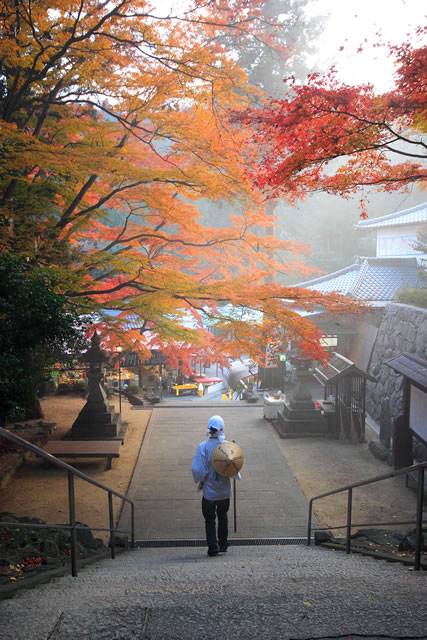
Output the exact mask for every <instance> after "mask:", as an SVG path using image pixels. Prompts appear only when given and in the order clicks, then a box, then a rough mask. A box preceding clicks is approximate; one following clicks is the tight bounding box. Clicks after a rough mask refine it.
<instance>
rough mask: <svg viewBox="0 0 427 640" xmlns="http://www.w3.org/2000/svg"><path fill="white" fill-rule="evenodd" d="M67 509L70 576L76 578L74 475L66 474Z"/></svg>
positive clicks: (70, 472)
mask: <svg viewBox="0 0 427 640" xmlns="http://www.w3.org/2000/svg"><path fill="white" fill-rule="evenodd" d="M68 508H69V514H70V546H71V575H72V576H73V578H76V577H77V536H76V502H75V497H74V475H73V473H72V471H69V472H68Z"/></svg>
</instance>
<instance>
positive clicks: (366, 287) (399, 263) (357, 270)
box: [295, 257, 420, 305]
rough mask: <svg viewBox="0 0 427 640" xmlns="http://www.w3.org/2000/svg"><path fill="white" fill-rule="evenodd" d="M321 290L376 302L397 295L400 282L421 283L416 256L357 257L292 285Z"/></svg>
mask: <svg viewBox="0 0 427 640" xmlns="http://www.w3.org/2000/svg"><path fill="white" fill-rule="evenodd" d="M295 286H296V287H303V288H306V289H311V290H314V291H320V292H321V293H331V292H332V291H336V292H338V293H342V294H343V295H346V296H348V297H349V298H354V299H356V300H362V301H364V302H370V303H374V304H375V303H377V304H379V305H382V304H385V303H387V302H391V301H392V300H395V299H396V292H397V290H398V289H400V288H401V287H403V286H406V287H410V288H412V287H417V286H420V282H419V276H418V265H417V261H416V259H415V258H374V257H367V258H356V262H355V263H354V264H352V265H350V266H349V267H346V268H345V269H341V270H340V271H335V272H334V273H330V274H328V275H326V276H322V277H321V278H315V279H314V280H307V281H306V282H301V283H299V284H296V285H295Z"/></svg>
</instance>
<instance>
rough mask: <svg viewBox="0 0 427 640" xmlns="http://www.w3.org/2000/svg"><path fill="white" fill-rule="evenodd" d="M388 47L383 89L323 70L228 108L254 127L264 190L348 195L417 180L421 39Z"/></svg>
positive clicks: (293, 195) (422, 155) (424, 50)
mask: <svg viewBox="0 0 427 640" xmlns="http://www.w3.org/2000/svg"><path fill="white" fill-rule="evenodd" d="M390 55H391V56H393V58H394V59H395V61H396V68H397V70H396V73H395V86H394V88H393V90H391V91H389V92H387V93H384V94H381V95H378V94H377V93H375V91H374V88H373V87H372V86H371V85H363V86H349V85H346V84H343V83H341V82H339V81H338V79H337V76H336V73H335V71H334V70H331V72H330V73H328V74H326V75H318V74H313V75H311V76H309V78H308V79H307V81H306V82H305V83H304V84H303V85H300V84H298V83H296V82H295V81H294V80H293V79H290V80H288V81H287V84H288V86H289V90H290V91H289V94H290V95H289V97H288V98H286V99H282V100H271V101H270V102H269V104H268V105H267V106H265V107H264V108H262V109H253V108H249V109H248V110H247V111H246V112H245V113H244V114H243V115H242V114H237V115H236V118H235V119H236V120H238V121H240V123H243V124H245V125H249V126H250V127H253V128H254V130H255V132H254V134H253V137H252V141H253V142H254V143H255V144H256V145H257V146H258V147H259V149H260V158H261V159H260V161H259V162H258V164H257V167H256V170H255V172H254V173H253V179H254V182H255V184H256V185H257V186H258V187H259V188H260V189H262V190H264V192H265V194H266V195H267V197H271V198H277V197H284V198H287V199H288V200H290V201H295V200H296V199H303V198H304V196H306V195H307V194H309V193H312V192H316V191H324V192H326V193H331V194H338V195H340V196H343V197H349V196H352V195H353V194H355V193H363V191H362V190H363V189H369V188H374V189H376V190H382V191H392V190H397V189H402V188H405V187H408V185H412V184H414V183H415V184H421V183H422V181H425V179H426V176H427V171H426V165H425V160H426V143H425V135H423V134H425V133H426V106H427V103H426V95H427V93H426V91H427V81H426V67H427V47H425V46H424V47H419V48H414V47H413V46H411V45H410V44H404V45H401V46H392V47H390ZM362 201H363V196H362ZM362 210H363V204H362Z"/></svg>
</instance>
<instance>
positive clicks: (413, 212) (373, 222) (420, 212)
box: [356, 202, 427, 229]
mask: <svg viewBox="0 0 427 640" xmlns="http://www.w3.org/2000/svg"><path fill="white" fill-rule="evenodd" d="M421 222H427V202H424V204H419V205H417V206H416V207H411V208H410V209H405V210H404V211H398V212H397V213H389V214H388V215H386V216H380V217H378V218H372V219H368V220H361V221H360V222H358V223H357V225H356V229H378V228H379V227H395V226H398V225H402V224H419V223H421Z"/></svg>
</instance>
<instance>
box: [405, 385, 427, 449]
mask: <svg viewBox="0 0 427 640" xmlns="http://www.w3.org/2000/svg"><path fill="white" fill-rule="evenodd" d="M409 428H410V429H411V431H413V432H414V433H415V434H416V435H417V436H418V437H419V438H421V439H422V440H423V441H424V442H426V443H427V393H425V392H424V391H421V389H418V388H417V387H414V386H413V385H412V384H411V396H410V411H409Z"/></svg>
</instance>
